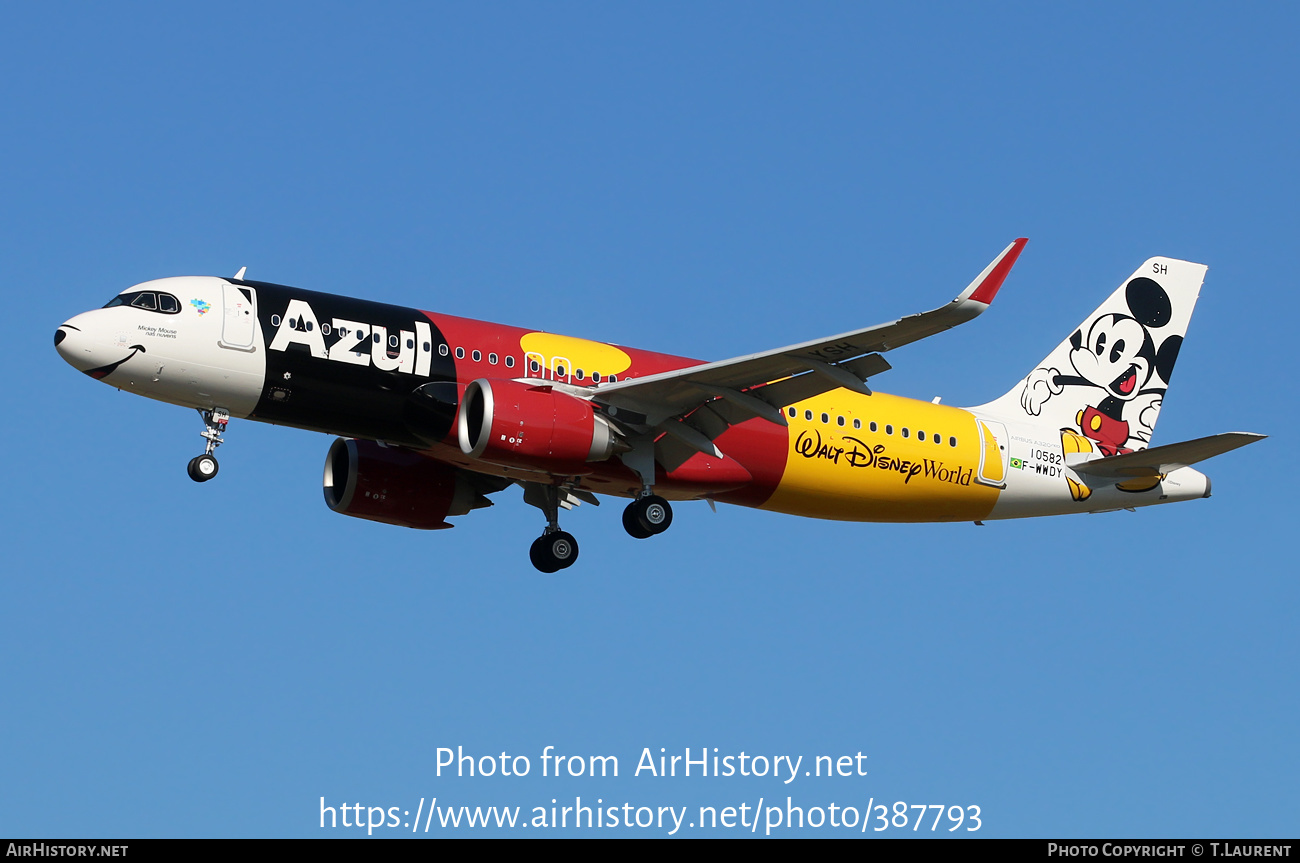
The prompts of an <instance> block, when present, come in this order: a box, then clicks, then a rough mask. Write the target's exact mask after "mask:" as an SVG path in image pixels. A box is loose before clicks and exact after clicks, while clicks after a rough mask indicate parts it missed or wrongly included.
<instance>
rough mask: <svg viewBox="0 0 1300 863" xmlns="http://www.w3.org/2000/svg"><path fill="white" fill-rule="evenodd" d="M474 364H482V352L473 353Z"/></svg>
mask: <svg viewBox="0 0 1300 863" xmlns="http://www.w3.org/2000/svg"><path fill="white" fill-rule="evenodd" d="M474 362H476V363H481V362H483V353H482V351H475V352H474Z"/></svg>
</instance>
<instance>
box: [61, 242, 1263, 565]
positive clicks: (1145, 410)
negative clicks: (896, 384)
mask: <svg viewBox="0 0 1300 863" xmlns="http://www.w3.org/2000/svg"><path fill="white" fill-rule="evenodd" d="M1026 242H1027V240H1025V239H1024V238H1021V239H1017V240H1015V241H1014V242H1012V243H1011V244H1010V245H1008V246H1007V247H1006V248H1005V249H1004V250H1003V251H1002V252H1001V254H999V255H998V256H997V257H996V258H994V260H993V261H992V262H991V263H990V264H989V265H988V266H987V267H985V268H984V270H983V271H982V272H981V273H980V274H979V275H978V276H976V277H975V279H974V280H973V281H972V282H971V283H970V285H968V286H967V287H966V289H965V290H963V291H962V292H961V293H960V294H959V295H958V296H957V297H956V298H955V299H954V300H952V301H951V302H950V303H948V304H946V305H944V306H941V307H938V308H936V309H933V310H931V311H927V312H923V313H921V314H916V315H911V316H908V317H904V318H900V319H899V320H896V321H892V322H889V323H885V324H880V325H877V326H872V327H866V328H864V329H857V330H852V331H850V332H846V333H841V334H839V335H835V336H831V337H830V338H824V339H815V340H813V341H807V342H802V343H799V344H794V345H789V346H787V347H782V348H777V349H775V350H768V351H763V352H760V353H755V354H750V355H748V356H742V357H736V358H734V359H728V360H722V361H720V362H701V361H699V360H694V359H688V358H686V357H679V356H671V355H668V354H662V353H654V352H650V351H645V350H638V349H634V348H628V347H621V346H618V345H614V344H609V343H604V342H597V341H591V340H588V339H582V338H574V337H571V336H563V335H555V334H551V333H546V332H541V331H538V330H529V329H522V328H519V327H513V326H506V325H502V324H494V323H487V322H484V321H478V320H471V319H467V318H460V317H453V316H451V315H443V314H437V313H434V312H425V311H420V310H417V309H413V308H403V307H400V306H395V305H387V304H384V303H376V302H369V301H365V300H358V299H350V298H347V297H341V296H335V295H331V294H326V293H318V292H314V291H308V290H302V289H299V288H293V287H287V286H284V285H279V284H273V283H269V282H261V281H254V280H251V279H246V278H244V275H245V272H246V268H243V269H241V270H240V271H239V273H238V274H237V275H236V276H235V277H234V278H219V277H213V276H182V277H173V278H164V279H158V280H154V281H147V282H143V283H141V284H138V285H135V286H134V287H131V288H128V289H127V290H125V291H123V292H122V293H120V294H118V295H117V296H115V297H114V298H113V299H112V300H110V301H109V302H108V304H107V305H105V306H104V307H103V308H100V309H96V310H93V311H89V312H84V313H82V314H79V315H77V316H75V317H73V318H71V319H70V320H68V321H67V322H66V323H64V324H62V325H61V326H59V328H58V330H57V331H56V333H55V337H54V344H55V348H56V349H57V351H58V353H59V354H60V355H61V356H62V357H63V358H64V360H66V361H67V362H68V363H69V364H70V365H72V367H73V368H75V369H77V370H79V371H81V372H84V373H85V374H87V375H89V376H90V377H92V378H94V379H96V380H99V381H102V382H103V383H106V384H108V385H110V386H113V387H116V388H117V389H119V390H124V391H127V392H132V393H136V394H138V395H142V396H146V397H149V398H153V399H158V400H160V401H164V402H169V403H171V404H176V405H182V406H185V407H190V408H194V409H196V410H197V411H198V412H199V414H200V416H201V417H202V420H203V425H204V428H203V431H202V433H201V434H202V436H203V438H204V439H205V441H206V448H205V451H204V452H203V453H202V454H200V455H198V456H196V457H195V458H194V459H192V460H191V461H190V463H189V465H188V472H189V475H190V477H191V478H192V479H193V480H195V481H196V482H206V481H208V480H210V479H212V478H213V477H214V476H216V475H217V470H218V464H217V460H216V458H215V456H214V452H215V450H216V448H217V447H218V446H220V445H221V444H222V443H223V441H224V437H223V435H224V433H225V431H226V429H227V425H228V423H229V420H230V419H231V418H232V417H236V418H246V419H252V420H257V421H260V422H268V423H273V424H278V425H287V426H293V427H296V428H301V429H307V430H310V431H318V432H324V433H326V434H331V435H336V436H337V438H336V440H334V442H333V443H332V444H331V446H330V448H329V451H328V453H327V455H326V458H325V471H324V479H323V488H324V495H325V502H326V504H327V505H328V506H329V508H330V509H332V510H333V511H335V512H338V513H342V514H344V515H349V516H354V517H357V518H363V519H369V520H371V521H377V522H382V523H385V524H391V525H401V526H405V527H409V528H419V529H425V530H438V529H445V528H448V527H451V526H452V525H451V524H450V523H449V522H448V521H447V519H449V518H453V517H457V516H462V515H465V514H467V513H469V512H470V511H472V510H475V509H479V508H481V507H485V506H490V505H491V504H492V501H491V500H489V498H488V495H491V494H494V493H496V492H500V491H502V490H504V489H505V488H507V487H509V486H510V485H512V484H514V485H518V486H521V487H522V488H523V498H524V501H525V502H526V503H528V504H531V505H532V506H535V507H537V508H538V509H540V510H542V512H543V514H544V515H545V518H546V528H545V530H544V532H543V534H542V535H541V536H540V537H538V538H537V539H536V540H535V541H534V542H533V544H532V547H531V549H530V553H529V557H530V559H531V561H532V563H533V565H534V566H535V567H536V568H537V569H538V570H540V571H542V572H547V573H551V572H557V571H559V570H561V569H565V568H567V567H569V566H571V565H572V564H573V563H574V561H576V560H577V558H578V543H577V540H576V539H574V537H573V536H572V535H571V534H569V533H568V532H566V531H564V530H562V529H561V528H560V523H559V514H560V511H561V510H567V509H571V508H573V507H574V506H576V505H578V504H580V503H583V502H586V503H590V504H596V505H599V503H600V501H599V498H598V497H597V495H608V496H613V497H621V498H630V499H631V500H630V503H628V504H627V506H626V508H625V509H624V511H623V527H624V529H625V530H626V531H627V533H628V534H630V535H631V536H633V537H635V538H637V539H647V538H649V537H651V536H655V535H657V534H660V533H663V532H664V531H665V530H667V529H668V527H669V525H671V524H672V520H673V510H672V506H671V503H670V501H688V500H705V501H707V502H708V503H709V505H710V506H715V504H716V502H722V503H729V504H735V505H740V506H748V507H756V508H759V509H765V510H774V511H777V512H783V513H790V514H793V515H800V516H810V517H814V518H824V519H839V520H847V521H870V522H954V521H971V522H974V523H975V524H983V523H984V522H985V521H989V520H996V519H1009V518H1024V517H1030V516H1043V515H1060V514H1068V513H1077V512H1106V511H1111V510H1118V509H1129V510H1132V509H1135V508H1137V507H1141V506H1151V505H1155V504H1161V503H1171V502H1174V501H1182V500H1192V499H1196V498H1203V497H1209V496H1210V480H1209V478H1208V477H1207V476H1205V475H1204V474H1202V473H1200V472H1199V471H1197V470H1196V469H1194V468H1192V467H1191V465H1193V464H1196V463H1198V462H1200V461H1203V460H1205V459H1208V458H1210V457H1212V456H1216V455H1220V454H1222V453H1225V452H1228V451H1230V450H1233V449H1236V448H1237V447H1241V446H1245V445H1246V444H1249V443H1253V442H1255V441H1258V440H1261V439H1262V438H1263V437H1264V435H1259V434H1251V433H1245V432H1230V433H1225V434H1217V435H1211V436H1209V437H1203V438H1199V439H1196V440H1192V441H1185V442H1182V443H1174V444H1166V445H1163V446H1157V447H1150V446H1149V443H1150V441H1151V435H1152V433H1153V431H1154V430H1155V424H1156V419H1157V418H1158V416H1159V413H1160V407H1161V404H1162V401H1163V398H1164V395H1165V392H1166V390H1167V389H1168V386H1169V380H1170V376H1171V374H1172V370H1173V367H1174V362H1175V360H1177V358H1178V353H1179V349H1180V348H1181V346H1182V342H1183V337H1184V335H1185V334H1186V331H1187V325H1188V322H1189V320H1190V318H1191V314H1192V309H1193V307H1194V305H1195V303H1196V300H1197V297H1198V296H1199V293H1200V288H1201V284H1202V282H1203V280H1204V277H1205V272H1206V269H1207V268H1206V267H1205V266H1204V265H1202V264H1194V263H1190V262H1187V261H1181V260H1176V259H1173V258H1165V257H1155V258H1151V259H1149V260H1147V261H1146V262H1145V263H1143V264H1142V266H1140V267H1139V268H1138V269H1137V271H1136V272H1134V273H1133V275H1132V276H1130V277H1129V278H1128V279H1126V280H1125V281H1124V283H1123V284H1121V285H1120V287H1119V288H1118V289H1117V290H1116V291H1115V292H1114V293H1112V294H1111V295H1110V296H1109V297H1108V298H1107V299H1106V300H1105V301H1104V302H1103V303H1102V304H1101V305H1100V306H1099V307H1098V308H1097V309H1096V311H1094V312H1093V313H1092V314H1091V315H1089V316H1088V317H1087V318H1086V319H1085V320H1084V321H1083V323H1082V324H1080V325H1079V326H1078V327H1076V328H1075V329H1073V330H1072V331H1071V332H1070V334H1069V335H1068V336H1067V337H1066V338H1065V340H1064V341H1062V342H1061V343H1060V344H1059V345H1058V346H1057V347H1056V348H1055V349H1054V350H1053V351H1052V352H1051V353H1050V354H1049V355H1048V356H1047V357H1046V358H1045V359H1044V360H1043V361H1042V362H1041V363H1039V364H1037V365H1036V366H1034V367H1033V369H1031V370H1030V372H1029V373H1028V374H1027V375H1026V376H1025V377H1024V378H1023V379H1021V380H1020V381H1019V382H1018V383H1016V384H1015V386H1013V387H1012V388H1011V389H1010V390H1008V391H1007V393H1006V394H1005V395H1003V396H1001V397H1000V398H997V399H995V400H993V401H991V402H988V403H986V404H983V405H979V406H976V407H970V408H958V407H950V406H948V405H943V404H940V403H939V399H937V398H936V399H935V400H934V401H933V402H926V401H917V400H914V399H910V398H902V397H899V396H893V395H888V394H885V393H883V392H877V391H875V390H874V389H873V388H872V387H870V386H868V383H867V382H868V381H869V380H870V379H871V378H873V377H875V376H876V375H879V374H881V373H882V372H884V371H886V370H888V369H889V368H890V364H889V362H888V361H886V359H885V357H884V354H885V353H888V352H890V351H893V350H895V349H897V348H900V347H902V346H904V345H907V344H910V343H912V342H915V341H918V340H920V339H923V338H927V337H929V336H933V335H936V334H938V333H940V332H942V331H944V330H947V329H951V328H952V327H955V326H958V325H959V324H963V323H966V322H967V321H970V320H972V319H974V318H976V317H977V316H979V315H980V314H982V313H983V312H984V311H985V310H986V309H988V307H989V304H991V303H992V302H993V300H994V297H995V296H996V295H997V293H998V290H999V289H1000V288H1001V286H1002V284H1003V282H1004V281H1005V279H1006V278H1007V274H1008V273H1009V272H1010V270H1011V268H1012V265H1013V264H1014V263H1015V262H1016V259H1017V258H1018V257H1019V255H1020V253H1021V251H1022V250H1023V248H1024V246H1025V243H1026ZM715 508H716V507H715Z"/></svg>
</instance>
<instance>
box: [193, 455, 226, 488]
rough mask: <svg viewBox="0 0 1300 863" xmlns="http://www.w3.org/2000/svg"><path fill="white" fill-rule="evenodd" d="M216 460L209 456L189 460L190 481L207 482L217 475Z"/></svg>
mask: <svg viewBox="0 0 1300 863" xmlns="http://www.w3.org/2000/svg"><path fill="white" fill-rule="evenodd" d="M217 467H218V465H217V460H216V459H215V458H213V457H212V456H210V455H200V456H195V457H194V458H192V459H190V464H189V467H187V468H186V471H188V472H189V475H190V479H192V480H194V481H195V482H207V481H208V480H210V479H212V478H213V477H214V476H216V475H217Z"/></svg>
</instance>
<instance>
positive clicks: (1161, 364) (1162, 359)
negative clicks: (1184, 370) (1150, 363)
mask: <svg viewBox="0 0 1300 863" xmlns="http://www.w3.org/2000/svg"><path fill="white" fill-rule="evenodd" d="M1182 346H1183V337H1182V336H1170V337H1169V338H1167V339H1165V340H1164V343H1163V344H1161V345H1160V350H1159V351H1157V352H1156V374H1158V375H1160V379H1161V380H1162V381H1164V382H1165V383H1166V384H1167V383H1169V379H1170V378H1171V377H1173V376H1174V363H1176V362H1177V361H1178V351H1179V349H1181V348H1182Z"/></svg>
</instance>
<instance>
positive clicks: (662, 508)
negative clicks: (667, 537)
mask: <svg viewBox="0 0 1300 863" xmlns="http://www.w3.org/2000/svg"><path fill="white" fill-rule="evenodd" d="M672 523H673V508H672V507H671V506H669V505H668V501H666V500H664V499H663V498H662V497H660V496H659V495H657V494H648V495H646V496H645V497H639V498H637V499H636V500H634V501H632V502H631V503H629V504H628V505H627V509H625V510H623V529H624V530H626V531H627V532H628V534H630V535H631V536H633V537H636V538H637V539H648V538H650V537H652V536H654V535H655V534H657V533H663V532H664V531H665V530H667V529H668V527H669V526H670V525H671V524H672Z"/></svg>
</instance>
